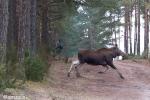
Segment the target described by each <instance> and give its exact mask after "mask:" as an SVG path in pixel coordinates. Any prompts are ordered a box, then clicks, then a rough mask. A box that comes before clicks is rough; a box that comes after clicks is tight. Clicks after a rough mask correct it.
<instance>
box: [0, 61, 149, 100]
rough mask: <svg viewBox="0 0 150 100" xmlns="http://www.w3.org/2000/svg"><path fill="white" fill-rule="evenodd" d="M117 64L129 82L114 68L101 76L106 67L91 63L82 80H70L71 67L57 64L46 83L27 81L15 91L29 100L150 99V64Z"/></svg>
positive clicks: (53, 64) (83, 73)
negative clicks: (101, 71)
mask: <svg viewBox="0 0 150 100" xmlns="http://www.w3.org/2000/svg"><path fill="white" fill-rule="evenodd" d="M114 64H115V65H116V67H117V68H118V69H119V71H120V72H121V73H122V74H123V76H124V77H125V80H122V79H121V78H120V77H119V76H118V74H117V73H116V71H115V70H113V69H111V68H110V69H109V70H108V71H107V72H106V73H103V74H99V73H98V72H99V71H100V70H104V69H105V68H103V67H102V66H90V65H87V64H85V65H83V66H82V67H81V68H80V73H81V75H82V77H81V78H76V76H75V72H73V73H71V77H70V78H68V77H67V71H68V69H69V67H70V64H65V63H63V62H62V61H54V62H52V66H51V67H50V68H49V73H48V75H47V78H46V79H45V81H43V82H27V83H26V84H25V86H24V88H23V89H18V90H15V91H17V92H16V94H17V93H20V94H17V95H24V96H26V97H27V98H28V99H29V100H149V99H150V63H149V62H148V61H146V60H124V61H114ZM9 91H10V90H9ZM12 91H13V90H12ZM13 93H14V94H13V95H16V94H15V92H13ZM0 100H3V99H1V98H0Z"/></svg>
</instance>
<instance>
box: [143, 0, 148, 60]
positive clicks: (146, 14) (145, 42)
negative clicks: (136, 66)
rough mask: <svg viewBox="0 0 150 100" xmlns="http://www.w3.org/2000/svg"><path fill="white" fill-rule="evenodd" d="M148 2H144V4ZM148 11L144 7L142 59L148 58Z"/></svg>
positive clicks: (146, 0)
mask: <svg viewBox="0 0 150 100" xmlns="http://www.w3.org/2000/svg"><path fill="white" fill-rule="evenodd" d="M146 3H148V0H145V4H146ZM148 12H149V9H148V8H147V7H146V6H145V8H144V57H145V58H148V49H149V48H148V44H149V16H148Z"/></svg>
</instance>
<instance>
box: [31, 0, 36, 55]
mask: <svg viewBox="0 0 150 100" xmlns="http://www.w3.org/2000/svg"><path fill="white" fill-rule="evenodd" d="M36 8H37V1H36V0H31V28H30V31H31V57H35V55H36V52H37V51H36V49H37V44H36V43H37V41H36V40H37V36H36V18H37V17H36Z"/></svg>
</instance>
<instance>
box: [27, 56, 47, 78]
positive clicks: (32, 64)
mask: <svg viewBox="0 0 150 100" xmlns="http://www.w3.org/2000/svg"><path fill="white" fill-rule="evenodd" d="M24 65H25V75H26V78H27V80H32V81H41V80H43V77H44V74H45V72H46V64H45V63H44V62H43V61H42V60H41V59H39V58H37V57H36V58H30V57H27V58H26V59H25V63H24Z"/></svg>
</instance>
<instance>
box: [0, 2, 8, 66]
mask: <svg viewBox="0 0 150 100" xmlns="http://www.w3.org/2000/svg"><path fill="white" fill-rule="evenodd" d="M0 8H1V9H0V64H6V43H7V28H8V17H9V13H8V0H0Z"/></svg>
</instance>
